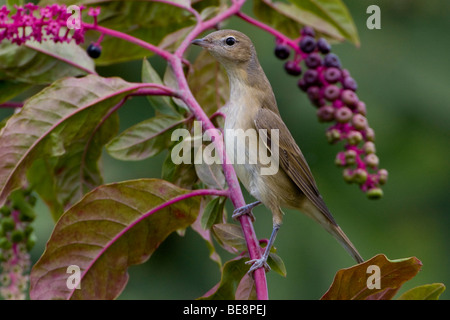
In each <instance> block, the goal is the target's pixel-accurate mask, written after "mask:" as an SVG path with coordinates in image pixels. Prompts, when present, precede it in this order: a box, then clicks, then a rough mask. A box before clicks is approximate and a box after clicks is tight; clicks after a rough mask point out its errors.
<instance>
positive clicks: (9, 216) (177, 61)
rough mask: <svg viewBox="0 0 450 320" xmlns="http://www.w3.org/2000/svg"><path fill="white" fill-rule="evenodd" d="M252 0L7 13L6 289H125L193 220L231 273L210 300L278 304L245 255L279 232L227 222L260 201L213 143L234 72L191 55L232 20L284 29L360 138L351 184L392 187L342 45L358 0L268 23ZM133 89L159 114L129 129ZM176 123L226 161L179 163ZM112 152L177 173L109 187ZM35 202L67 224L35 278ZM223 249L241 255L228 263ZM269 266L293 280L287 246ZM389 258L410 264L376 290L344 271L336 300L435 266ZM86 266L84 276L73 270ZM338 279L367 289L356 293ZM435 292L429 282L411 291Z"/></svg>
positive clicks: (336, 134) (322, 101) (269, 10)
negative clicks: (160, 64) (251, 197)
mask: <svg viewBox="0 0 450 320" xmlns="http://www.w3.org/2000/svg"><path fill="white" fill-rule="evenodd" d="M244 3H245V1H244V0H231V1H225V0H192V1H191V0H177V1H175V0H174V1H171V0H156V1H87V0H79V1H46V0H42V1H40V2H39V3H38V4H35V3H27V4H25V3H23V2H22V1H8V5H3V6H1V7H0V79H1V80H0V89H1V91H0V103H1V107H2V108H14V110H15V112H14V114H13V115H11V116H10V117H9V118H7V119H5V120H4V121H2V122H1V132H0V150H1V152H0V207H1V215H0V218H1V225H0V226H1V229H0V250H1V251H0V252H1V255H0V256H1V265H0V271H1V272H2V274H1V279H0V280H1V282H0V286H1V290H0V294H1V295H2V296H3V297H4V298H6V299H22V298H25V297H26V296H27V295H26V291H27V290H28V289H27V288H28V281H29V296H30V298H32V299H114V298H116V297H118V296H119V295H120V293H121V292H122V290H123V289H124V287H125V285H126V283H127V280H128V273H127V269H128V267H129V266H131V265H135V264H140V263H143V262H145V261H146V260H147V259H148V258H149V257H150V255H151V254H152V253H153V252H154V251H155V250H156V249H157V248H158V246H159V245H160V243H161V242H163V241H164V240H165V239H166V237H167V236H168V235H169V234H171V233H172V232H174V231H178V230H182V229H186V228H188V227H192V228H193V229H194V230H195V231H197V232H198V233H199V234H200V235H201V237H202V238H203V239H204V240H205V241H206V242H207V243H208V247H209V248H210V252H211V254H210V257H211V259H213V260H214V261H216V262H217V263H218V264H219V266H220V272H221V273H222V277H221V281H220V283H219V284H218V285H216V286H215V287H214V288H212V289H211V290H210V291H208V292H207V293H206V294H205V295H204V296H203V297H202V299H223V298H225V299H235V298H236V299H251V298H257V299H267V298H268V288H267V282H266V275H265V271H264V269H258V270H256V271H255V272H254V273H253V274H252V275H249V274H248V273H247V270H248V265H246V264H245V262H246V261H248V260H249V259H257V258H259V257H260V256H261V250H262V248H261V244H264V241H259V240H258V239H257V237H256V235H255V232H254V229H253V226H252V221H251V219H250V217H248V216H241V217H240V218H239V223H240V226H238V225H236V224H232V223H227V217H226V212H225V209H224V208H225V201H226V199H229V200H230V201H231V203H232V205H233V206H234V207H235V208H238V207H242V206H244V205H245V201H244V197H243V195H242V192H241V189H240V186H239V182H238V180H237V177H236V174H235V172H234V170H233V167H232V166H231V164H229V161H227V159H226V153H224V146H223V142H222V140H221V139H220V138H219V139H213V138H211V136H214V135H215V134H214V133H217V134H219V135H220V123H221V117H222V116H223V114H222V113H221V112H220V107H221V106H222V105H223V104H225V102H226V100H227V95H228V83H227V78H226V75H225V74H224V73H223V72H222V70H221V69H220V68H219V67H218V64H217V63H216V62H215V61H214V60H213V59H212V58H211V57H210V56H209V55H208V54H205V53H204V52H202V53H200V54H199V56H198V57H197V58H196V59H195V61H193V62H192V61H189V60H187V59H186V52H187V50H188V49H189V46H190V43H191V42H192V40H194V39H196V38H198V37H199V36H201V34H202V33H203V32H205V31H208V30H212V29H214V28H218V27H219V26H221V24H222V23H223V22H225V21H227V20H228V19H229V18H230V17H232V16H236V17H238V18H240V19H242V20H244V21H246V22H248V23H249V24H251V25H254V26H256V27H258V28H261V29H262V30H264V31H266V32H267V33H268V37H269V38H274V43H275V55H276V56H277V57H278V58H280V59H288V58H289V57H290V56H291V53H293V59H291V60H289V61H288V62H287V63H286V64H285V69H286V71H287V73H288V74H290V75H292V76H296V77H299V80H298V86H299V87H300V89H301V90H303V91H305V92H307V94H308V97H309V98H310V100H311V102H312V104H313V105H314V106H316V107H318V117H319V120H320V121H324V122H331V121H334V122H336V123H335V124H333V125H332V126H331V127H330V128H329V129H328V130H327V131H326V136H327V138H328V140H329V141H330V142H332V143H335V142H338V141H346V143H345V146H344V148H345V151H342V152H340V153H339V154H338V155H337V160H336V162H337V164H338V165H339V166H343V167H346V168H345V170H344V178H345V180H346V181H349V182H355V183H357V184H359V186H360V188H361V190H362V191H364V192H366V193H367V195H368V196H369V197H370V198H379V197H381V195H382V191H381V188H380V186H381V185H382V184H384V183H385V182H386V179H387V171H386V170H384V169H379V168H378V162H379V160H378V157H377V156H376V155H375V147H374V143H373V140H374V132H373V129H371V128H370V127H369V125H368V121H367V119H366V107H365V104H364V103H363V102H362V101H361V100H360V99H359V98H358V97H357V95H356V93H355V91H356V89H357V85H356V81H355V80H354V79H353V78H352V77H351V76H350V72H349V71H348V70H345V69H343V68H342V66H341V64H340V62H339V58H338V57H337V56H336V55H334V54H333V53H331V52H330V51H331V46H330V44H329V41H344V40H348V41H350V42H352V43H354V44H358V43H359V40H358V35H357V31H356V28H355V25H354V23H353V21H352V18H351V16H350V14H349V12H348V10H347V8H346V7H345V5H344V4H343V2H342V1H341V0H332V1H329V0H328V1H323V0H305V1H298V0H290V1H288V2H287V3H286V2H272V1H270V0H255V1H253V15H254V17H251V16H249V15H247V14H245V13H244V12H243V11H242V7H243V5H244ZM135 21H139V23H138V24H136V23H135ZM152 55H158V56H159V57H161V58H163V59H164V60H165V62H166V64H167V68H166V71H165V73H164V75H163V76H161V75H160V74H158V73H157V72H156V71H155V69H154V68H153V67H152V66H151V64H150V63H149V61H148V60H147V57H149V56H152ZM291 57H292V56H291ZM94 59H95V60H94ZM137 59H142V60H143V64H142V82H139V83H132V82H127V81H125V80H123V79H121V78H119V77H111V78H105V77H102V76H101V75H99V74H98V73H97V72H96V66H104V65H112V64H115V63H119V62H126V61H131V60H137ZM301 63H304V65H305V68H306V69H307V71H305V72H303V70H302V67H301ZM300 76H301V77H300ZM32 87H35V88H37V89H36V90H34V92H36V91H38V92H37V93H35V94H33V95H31V96H29V97H27V99H26V100H25V101H23V102H20V101H19V102H17V101H13V99H14V98H15V97H17V96H18V95H19V94H21V93H24V92H26V93H28V92H32V91H30V90H27V89H29V88H32ZM133 96H146V97H147V98H148V102H149V103H150V105H151V106H152V107H153V108H154V109H155V116H154V117H152V118H150V119H146V120H144V121H142V122H140V123H138V124H136V125H134V126H132V127H130V128H128V129H126V130H125V131H123V132H122V133H120V134H118V131H119V129H118V126H119V117H118V113H117V111H118V110H119V109H120V108H123V107H126V103H127V101H128V100H129V99H130V98H131V97H133ZM196 123H201V127H200V128H198V127H196ZM177 129H181V130H184V131H181V132H187V133H188V134H189V138H187V139H185V140H184V141H188V142H194V146H195V141H198V140H199V139H201V138H202V137H203V141H202V142H200V147H198V145H197V148H192V145H191V144H190V145H189V147H187V148H186V149H183V150H188V153H189V157H193V158H195V157H196V156H198V155H199V150H200V151H204V150H207V149H208V148H209V147H210V146H213V147H214V150H216V154H217V155H218V157H219V158H220V160H221V163H222V165H217V164H208V163H207V161H203V162H202V163H200V164H199V163H197V162H195V163H174V161H173V159H171V157H170V155H171V154H172V153H173V152H176V150H175V148H179V147H180V144H178V143H177V141H173V139H172V133H173V132H175V130H177ZM178 132H180V131H178ZM203 133H204V134H203ZM216 137H217V136H216ZM178 138H181V137H178ZM184 138H186V137H185V136H184ZM208 138H209V139H208ZM205 141H206V142H205ZM208 142H209V144H208ZM104 148H105V149H106V151H107V152H108V153H109V154H110V155H111V156H112V157H114V158H117V159H120V160H124V161H136V160H143V159H146V158H149V157H152V156H154V155H156V154H158V153H160V152H162V151H164V150H166V151H168V157H167V158H166V160H165V161H164V164H163V168H162V169H161V172H162V178H161V179H137V180H131V181H122V182H117V183H111V184H103V179H102V174H101V171H100V168H99V162H100V160H101V154H102V150H103V149H104ZM200 154H201V155H202V152H200ZM205 154H206V153H203V156H205ZM369 170H372V172H369ZM36 196H39V197H40V198H41V199H42V200H43V201H44V202H45V203H46V204H47V206H48V208H49V210H50V212H51V214H52V217H53V219H54V221H55V226H54V230H53V233H52V235H51V237H50V239H49V240H48V243H47V246H46V249H45V251H44V252H43V254H42V256H41V258H40V259H39V261H38V262H37V263H36V264H34V266H32V268H31V273H30V274H28V272H29V268H30V259H29V255H28V251H29V250H30V249H31V247H32V246H33V244H34V241H35V236H34V233H33V228H32V221H33V219H34V217H35V213H34V211H33V205H34V203H35V201H36ZM215 244H216V245H217V244H219V245H221V246H222V247H224V248H225V249H226V250H228V251H230V252H232V253H234V254H236V255H237V256H236V258H234V259H232V260H230V261H227V262H225V263H222V261H221V258H220V256H219V254H218V253H217V252H216V251H215V249H214V245H215ZM373 259H378V260H380V259H381V258H379V257H378V256H376V257H374V258H373ZM378 260H377V261H378ZM269 264H270V265H271V267H272V269H273V270H275V271H276V272H278V273H280V274H282V275H285V273H286V271H285V267H284V265H283V262H282V260H281V258H280V257H279V256H277V255H276V253H275V252H272V253H271V256H270V259H269ZM379 265H381V266H384V267H385V268H390V269H389V270H390V271H389V272H390V274H391V275H392V270H391V269H394V270H396V271H397V273H394V274H398V276H397V277H392V276H391V277H390V278H389V280H388V281H383V287H382V288H381V289H379V290H378V291H376V292H375V291H373V292H371V294H370V293H367V292H365V291H362V289H361V288H358V287H357V286H361V285H362V284H361V283H362V282H361V281H359V282H358V284H355V283H352V281H350V280H348V278H346V277H345V276H343V275H341V276H340V277H339V279H338V274H339V273H338V274H337V278H336V279H335V282H334V283H333V285H332V286H331V287H330V290H329V291H328V292H327V293H326V294H325V295H324V297H323V298H326V299H330V298H331V299H332V298H363V299H367V298H371V299H374V298H377V299H382V298H392V296H393V295H392V294H388V293H392V292H394V291H395V292H396V290H398V288H399V287H400V286H401V284H402V283H403V282H404V281H406V280H408V279H409V278H411V277H413V276H414V275H415V273H416V271H417V270H418V269H419V268H420V265H421V263H420V261H418V260H417V259H415V258H410V259H407V260H401V261H390V260H387V259H385V258H384V260H382V259H381V260H380V262H379ZM405 265H406V267H405ZM74 266H75V267H76V268H78V271H79V273H78V275H79V277H78V278H76V277H75V278H70V274H68V273H67V272H68V271H67V270H69V269H70V268H73V267H74ZM397 266H400V267H397ZM408 267H409V268H408ZM353 268H356V271H354V269H352V270H353V271H348V272H350V273H351V272H355V273H358V272H359V273H360V274H363V275H361V276H365V277H367V276H366V275H365V273H361V272H362V271H361V270H364V272H365V270H366V269H362V268H366V267H365V265H364V264H362V265H358V266H355V267H353ZM402 268H403V269H402ZM70 270H72V269H70ZM403 270H407V271H405V272H404V271H403ZM411 270H412V271H411ZM348 272H347V273H348ZM344 274H345V273H344ZM168 281H169V279H168ZM363 283H365V282H364V281H363ZM339 286H345V287H346V288H349V291H348V292H350V293H351V292H359V293H361V292H363V294H359V296H358V295H353V296H352V295H351V294H349V295H347V296H343V295H342V292H341V291H339ZM336 288H338V289H336ZM433 288H434V287H433ZM433 288H432V289H433ZM429 289H430V288H429V287H427V288H426V290H429ZM336 290H337V292H338V293H339V294H341V295H339V294H335V291H336ZM426 290H425V289H423V290H422V289H420V288H419V289H418V290H417V291H416V292H413V294H412V295H413V296H414V295H415V297H417V296H420V295H421V292H422V291H426ZM439 290H443V289H442V287H439V288H438V291H439ZM426 292H429V291H426ZM375 293H377V294H376V295H375ZM435 297H438V295H435Z"/></svg>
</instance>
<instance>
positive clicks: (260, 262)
mask: <svg viewBox="0 0 450 320" xmlns="http://www.w3.org/2000/svg"><path fill="white" fill-rule="evenodd" d="M279 229H280V225H279V224H275V225H274V226H273V230H272V234H271V235H270V239H269V243H268V244H267V246H266V250H265V251H264V254H263V256H262V257H261V258H259V259H253V260H250V261H247V262H246V264H251V265H252V266H251V267H250V270H248V273H252V272H253V271H255V270H256V269H259V268H261V267H264V269H266V271H270V267H269V265H268V264H267V259H268V258H269V253H270V249H271V248H272V246H273V243H274V242H275V238H276V237H277V233H278V230H279Z"/></svg>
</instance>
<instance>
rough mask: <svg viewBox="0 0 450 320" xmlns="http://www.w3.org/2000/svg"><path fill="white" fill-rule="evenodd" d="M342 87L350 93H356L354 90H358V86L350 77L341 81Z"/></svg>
mask: <svg viewBox="0 0 450 320" xmlns="http://www.w3.org/2000/svg"><path fill="white" fill-rule="evenodd" d="M342 86H343V87H344V88H345V89H349V90H352V91H356V89H358V84H357V83H356V81H355V79H353V78H352V77H345V78H344V80H343V81H342Z"/></svg>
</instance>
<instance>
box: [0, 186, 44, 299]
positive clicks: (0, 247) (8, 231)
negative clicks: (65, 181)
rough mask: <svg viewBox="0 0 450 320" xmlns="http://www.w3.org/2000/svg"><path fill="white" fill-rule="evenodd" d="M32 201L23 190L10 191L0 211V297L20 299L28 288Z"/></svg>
mask: <svg viewBox="0 0 450 320" xmlns="http://www.w3.org/2000/svg"><path fill="white" fill-rule="evenodd" d="M35 202H36V198H35V197H34V196H33V195H31V194H30V191H27V190H17V191H14V192H13V193H12V194H11V196H10V197H9V199H8V201H7V203H6V204H5V205H4V206H3V207H1V208H0V296H1V297H3V298H4V299H8V300H23V299H25V292H26V289H27V285H28V275H27V273H28V270H29V268H30V255H29V254H28V252H29V251H30V250H31V248H32V247H33V246H34V244H35V242H36V236H35V234H34V232H33V227H32V226H31V225H30V223H31V222H32V221H33V220H34V218H35V213H34V211H33V206H34V203H35Z"/></svg>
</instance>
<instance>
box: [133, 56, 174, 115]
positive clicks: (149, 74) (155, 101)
mask: <svg viewBox="0 0 450 320" xmlns="http://www.w3.org/2000/svg"><path fill="white" fill-rule="evenodd" d="M142 82H147V83H156V84H163V82H162V80H161V78H160V76H159V74H158V73H157V72H156V71H155V69H153V67H152V65H151V64H150V62H148V60H147V59H144V60H143V62H142ZM147 100H148V101H149V102H150V104H151V105H152V106H153V108H155V111H156V113H157V114H158V112H160V113H163V114H166V115H169V116H178V113H177V111H176V110H175V107H174V105H173V104H172V101H171V100H170V98H169V97H164V96H151V95H148V96H147Z"/></svg>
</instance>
